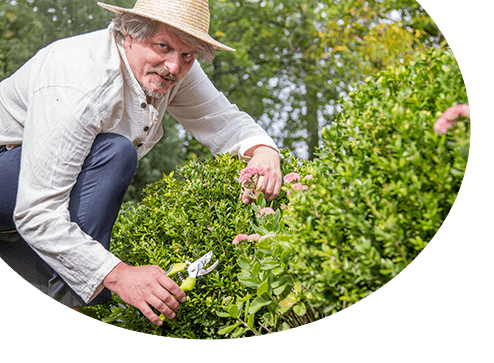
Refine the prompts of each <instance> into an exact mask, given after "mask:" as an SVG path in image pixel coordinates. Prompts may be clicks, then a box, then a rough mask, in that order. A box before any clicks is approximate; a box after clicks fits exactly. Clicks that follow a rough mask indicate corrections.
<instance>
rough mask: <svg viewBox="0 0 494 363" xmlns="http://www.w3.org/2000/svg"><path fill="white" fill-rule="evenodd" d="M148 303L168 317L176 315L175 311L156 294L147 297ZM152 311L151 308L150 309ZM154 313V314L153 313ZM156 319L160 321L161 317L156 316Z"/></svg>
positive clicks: (171, 317)
mask: <svg viewBox="0 0 494 363" xmlns="http://www.w3.org/2000/svg"><path fill="white" fill-rule="evenodd" d="M148 304H149V305H151V306H152V307H154V308H155V309H156V310H158V311H159V312H160V313H161V314H163V315H164V316H166V317H167V318H168V319H173V318H174V317H175V316H176V313H175V311H173V310H172V309H170V307H169V306H168V305H167V304H165V303H164V302H163V301H162V300H161V299H159V298H158V297H156V296H150V297H149V298H148ZM151 311H152V310H151ZM153 314H154V312H153ZM154 315H156V314H154ZM158 319H159V320H160V321H161V319H160V318H159V316H158Z"/></svg>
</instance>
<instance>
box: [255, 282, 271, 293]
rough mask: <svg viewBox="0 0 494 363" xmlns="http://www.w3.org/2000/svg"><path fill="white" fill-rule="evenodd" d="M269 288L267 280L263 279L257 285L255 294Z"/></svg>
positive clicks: (264, 291)
mask: <svg viewBox="0 0 494 363" xmlns="http://www.w3.org/2000/svg"><path fill="white" fill-rule="evenodd" d="M268 290H269V285H268V280H264V281H263V282H262V283H261V284H260V285H259V286H258V287H257V296H261V295H262V294H264V293H266V292H268Z"/></svg>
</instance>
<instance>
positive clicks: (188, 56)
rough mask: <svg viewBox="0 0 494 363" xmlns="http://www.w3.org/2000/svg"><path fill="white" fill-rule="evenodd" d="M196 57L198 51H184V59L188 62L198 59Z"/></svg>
mask: <svg viewBox="0 0 494 363" xmlns="http://www.w3.org/2000/svg"><path fill="white" fill-rule="evenodd" d="M196 57H197V53H196V52H193V53H182V59H183V60H184V62H186V63H190V62H193V61H194V60H195V59H196Z"/></svg>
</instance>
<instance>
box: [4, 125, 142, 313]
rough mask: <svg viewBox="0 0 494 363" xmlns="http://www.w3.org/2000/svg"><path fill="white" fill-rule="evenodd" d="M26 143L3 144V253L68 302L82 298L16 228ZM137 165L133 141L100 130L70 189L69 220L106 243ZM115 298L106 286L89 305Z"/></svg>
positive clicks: (19, 269) (77, 302)
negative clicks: (23, 148) (15, 216)
mask: <svg viewBox="0 0 494 363" xmlns="http://www.w3.org/2000/svg"><path fill="white" fill-rule="evenodd" d="M21 153H22V146H19V147H16V148H14V149H12V150H7V149H6V148H5V147H3V148H2V147H0V258H2V260H3V261H4V262H5V263H7V264H8V265H9V266H10V267H11V268H13V269H14V270H15V271H16V272H17V273H18V274H19V275H21V276H22V277H23V278H24V279H26V280H27V281H29V282H30V283H31V284H32V285H34V286H36V287H37V288H38V289H39V290H41V291H43V292H44V293H46V294H48V295H50V296H51V297H52V298H54V299H56V300H58V301H60V302H61V303H63V304H64V305H67V306H71V307H74V306H85V305H86V304H85V303H84V301H83V300H82V299H81V298H80V297H79V296H78V295H77V294H76V293H75V292H74V291H73V290H72V289H71V288H70V287H69V286H68V285H67V284H66V283H65V282H64V281H63V280H62V278H60V276H59V275H58V274H57V273H56V271H54V270H53V269H52V268H51V267H50V266H48V264H46V263H45V262H44V261H43V260H42V259H41V258H40V257H39V256H38V255H37V254H36V253H35V252H34V250H32V249H31V248H30V247H29V245H28V244H27V243H26V242H25V241H24V240H23V239H22V238H21V236H20V235H19V234H18V233H17V232H16V230H15V224H14V221H13V212H14V208H15V202H16V197H17V187H18V183H19V171H20V162H21ZM136 167H137V152H136V149H135V146H134V145H133V144H132V143H131V142H130V141H129V140H128V139H127V138H125V137H123V136H120V135H115V134H100V135H98V136H97V137H96V139H95V141H94V144H93V146H92V148H91V152H90V153H89V155H88V157H87V158H86V160H85V162H84V165H83V167H82V171H81V173H80V174H79V177H78V178H77V182H76V184H75V186H74V188H73V189H72V192H71V194H70V205H69V210H70V216H71V220H72V221H73V222H75V223H77V224H78V225H79V227H80V228H81V229H82V230H83V231H84V232H85V233H87V234H88V235H90V236H91V237H92V238H93V239H95V240H96V241H99V242H100V243H101V244H102V245H103V246H104V247H105V248H106V249H109V248H110V237H111V231H112V228H113V224H114V223H115V220H116V218H117V215H118V212H119V210H120V207H121V205H122V201H123V198H124V195H125V192H126V191H127V188H128V187H129V185H130V182H131V180H132V177H133V176H134V173H135V170H136ZM110 300H111V292H110V291H109V290H108V289H104V290H103V291H102V292H101V293H100V294H99V295H98V296H97V297H96V298H95V299H93V300H92V301H91V302H90V304H89V305H96V304H102V303H105V302H108V301H110Z"/></svg>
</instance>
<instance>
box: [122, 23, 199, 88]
mask: <svg viewBox="0 0 494 363" xmlns="http://www.w3.org/2000/svg"><path fill="white" fill-rule="evenodd" d="M124 46H125V54H126V55H127V60H128V61H129V65H130V68H131V69H132V72H133V73H134V76H135V77H136V79H137V81H138V82H139V84H140V85H141V87H142V88H143V89H144V91H145V92H146V94H148V95H150V94H154V95H164V94H165V93H166V92H168V91H169V90H170V88H171V86H173V84H174V83H175V82H177V81H179V80H181V79H182V78H183V77H184V76H185V75H186V74H187V73H188V72H189V70H190V68H191V67H192V65H193V64H194V60H195V59H196V58H197V51H196V50H195V49H194V48H192V47H190V46H188V45H187V44H185V43H184V42H182V41H181V40H180V39H179V38H178V36H177V35H176V34H175V33H173V32H171V31H169V30H168V29H166V26H165V25H163V24H162V25H160V27H159V29H158V31H157V32H156V33H155V34H154V35H152V36H151V37H149V38H147V39H144V40H135V39H133V38H131V37H130V36H128V35H127V36H126V37H125V41H124Z"/></svg>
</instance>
